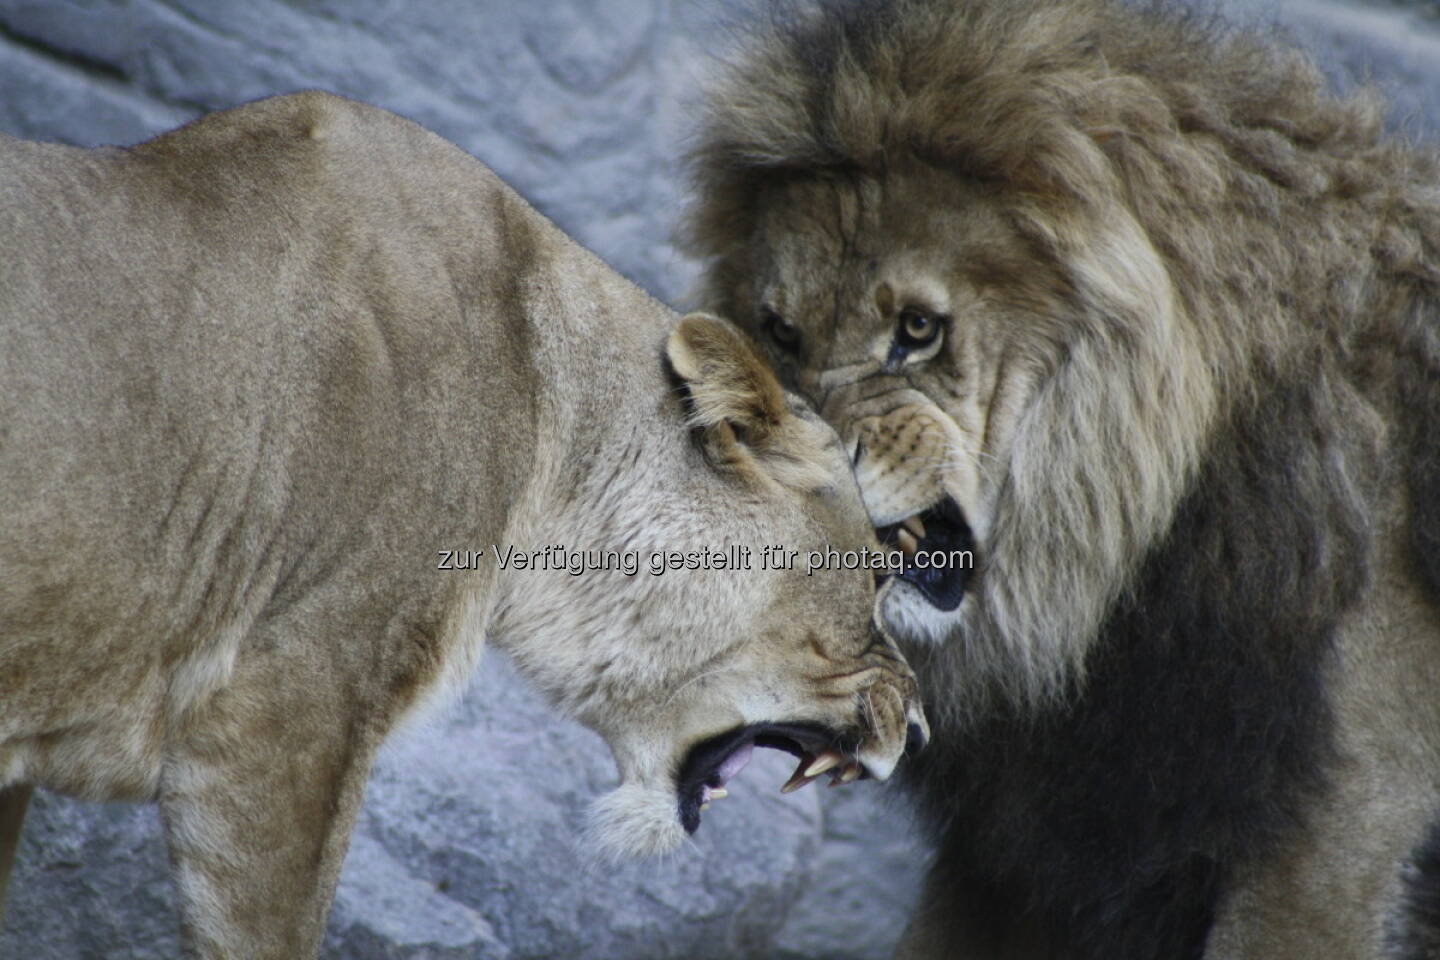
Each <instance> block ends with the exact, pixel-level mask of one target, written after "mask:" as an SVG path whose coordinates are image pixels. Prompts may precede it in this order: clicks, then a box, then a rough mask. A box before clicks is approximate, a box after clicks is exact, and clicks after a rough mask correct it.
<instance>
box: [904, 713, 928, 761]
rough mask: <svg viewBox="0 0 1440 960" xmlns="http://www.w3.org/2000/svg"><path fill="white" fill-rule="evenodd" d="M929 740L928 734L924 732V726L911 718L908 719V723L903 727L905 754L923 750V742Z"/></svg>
mask: <svg viewBox="0 0 1440 960" xmlns="http://www.w3.org/2000/svg"><path fill="white" fill-rule="evenodd" d="M929 742H930V735H929V734H927V733H926V732H925V728H924V727H922V726H920V724H918V723H916V722H915V721H913V720H912V721H910V723H909V725H908V726H906V727H905V756H907V757H913V756H915V754H917V753H919V752H920V751H921V750H924V749H925V744H927V743H929Z"/></svg>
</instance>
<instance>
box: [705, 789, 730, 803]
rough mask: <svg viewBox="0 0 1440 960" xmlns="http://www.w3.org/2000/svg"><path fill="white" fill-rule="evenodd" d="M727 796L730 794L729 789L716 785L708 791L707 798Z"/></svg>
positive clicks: (722, 798)
mask: <svg viewBox="0 0 1440 960" xmlns="http://www.w3.org/2000/svg"><path fill="white" fill-rule="evenodd" d="M728 796H730V791H729V790H726V789H725V788H724V787H716V788H715V789H713V790H711V791H710V795H709V799H710V800H724V799H725V798H726V797H728Z"/></svg>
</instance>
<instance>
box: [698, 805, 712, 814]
mask: <svg viewBox="0 0 1440 960" xmlns="http://www.w3.org/2000/svg"><path fill="white" fill-rule="evenodd" d="M709 809H710V804H709V803H702V804H700V812H701V813H704V812H705V811H706V810H709Z"/></svg>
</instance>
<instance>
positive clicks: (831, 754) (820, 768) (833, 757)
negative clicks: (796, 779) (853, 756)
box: [805, 750, 845, 777]
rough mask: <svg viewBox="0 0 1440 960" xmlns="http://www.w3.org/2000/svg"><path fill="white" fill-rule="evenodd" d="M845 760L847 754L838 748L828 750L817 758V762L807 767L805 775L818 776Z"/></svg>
mask: <svg viewBox="0 0 1440 960" xmlns="http://www.w3.org/2000/svg"><path fill="white" fill-rule="evenodd" d="M844 762H845V755H844V754H842V753H840V752H839V751H837V750H826V751H824V752H823V753H821V754H820V756H818V757H816V758H815V762H814V763H812V764H810V766H808V767H806V768H805V776H807V777H818V776H820V774H822V773H824V772H825V771H826V770H829V769H830V768H831V767H833V766H836V765H837V764H841V763H844Z"/></svg>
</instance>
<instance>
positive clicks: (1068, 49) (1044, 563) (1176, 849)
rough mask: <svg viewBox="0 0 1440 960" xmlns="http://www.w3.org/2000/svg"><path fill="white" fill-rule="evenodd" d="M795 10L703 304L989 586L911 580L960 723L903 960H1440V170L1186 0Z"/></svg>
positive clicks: (885, 525)
mask: <svg viewBox="0 0 1440 960" xmlns="http://www.w3.org/2000/svg"><path fill="white" fill-rule="evenodd" d="M797 6H799V5H797ZM776 22H777V24H778V26H777V27H776V29H773V30H761V31H759V32H758V34H757V35H756V36H755V37H753V38H752V40H751V45H750V46H749V47H747V49H746V50H745V51H743V52H742V53H740V54H739V55H737V56H735V57H734V58H732V59H733V62H734V64H735V68H734V70H733V71H732V72H731V73H730V74H729V76H728V77H727V78H726V79H725V80H723V81H722V82H720V83H719V84H717V85H716V88H715V90H714V92H713V94H712V100H711V105H712V109H711V112H710V114H709V116H708V118H707V123H706V126H705V129H704V132H703V134H702V137H701V138H700V143H699V148H698V150H697V152H696V154H695V157H694V163H695V166H694V169H695V172H696V177H697V181H698V184H699V186H700V198H699V202H698V204H697V207H696V211H695V216H694V218H693V219H692V221H691V226H692V240H693V249H694V251H695V252H696V253H698V254H699V255H700V256H701V257H703V258H704V259H705V260H706V261H707V272H706V276H705V290H706V293H705V297H704V301H703V302H704V305H705V306H707V307H708V308H711V309H716V310H719V311H722V312H724V313H726V314H727V315H731V316H734V317H736V318H737V319H742V320H743V321H744V322H745V323H747V324H749V325H750V329H751V330H752V331H753V332H754V333H756V334H757V335H758V336H762V337H764V338H765V341H766V343H767V344H768V350H769V353H770V356H771V357H772V359H773V361H774V362H775V364H776V365H777V366H778V367H779V368H780V369H781V370H782V371H783V372H784V376H785V378H787V379H788V380H789V381H790V382H791V383H792V384H794V385H795V386H796V387H798V388H799V389H800V390H802V391H803V392H805V393H806V394H808V395H809V396H810V397H811V398H812V399H813V400H814V401H815V402H816V403H817V404H818V405H820V406H821V408H822V411H823V413H824V415H825V416H826V418H827V419H828V420H830V422H831V423H833V424H834V425H836V426H837V428H839V429H840V431H841V434H842V436H843V437H844V438H845V439H846V441H847V442H848V443H849V444H850V445H851V446H852V448H853V449H854V451H855V458H856V469H857V473H858V476H859V478H860V481H861V486H862V489H863V491H864V496H865V500H866V503H867V504H868V505H869V507H870V508H871V510H872V512H873V514H874V517H873V519H874V520H875V522H876V523H877V524H879V525H881V527H882V531H883V538H884V539H887V540H889V539H893V540H894V541H895V542H897V543H899V544H900V545H901V546H902V547H905V548H908V549H912V550H915V551H916V553H917V556H918V555H924V554H927V553H932V552H935V551H940V552H942V553H949V552H961V553H966V552H968V553H969V554H970V555H971V556H972V558H973V569H969V568H966V567H961V566H953V567H950V568H948V569H945V570H941V571H938V572H937V571H935V570H933V569H927V568H925V567H922V566H919V565H916V566H914V567H912V568H911V569H910V570H907V571H906V572H905V574H904V575H902V576H900V577H897V578H894V579H892V580H890V581H889V582H888V583H887V584H886V586H884V587H883V588H882V592H881V594H880V597H879V614H878V615H879V617H880V618H881V620H882V623H885V624H886V625H887V626H888V627H889V628H890V629H891V630H892V632H893V633H894V634H895V636H896V637H897V639H899V640H900V641H901V642H902V644H905V647H904V649H905V650H906V652H907V654H908V655H909V656H910V658H911V662H912V663H914V664H915V665H916V667H917V669H918V670H919V671H920V674H921V678H922V682H923V685H924V687H925V690H926V706H927V708H928V709H929V711H930V714H931V718H932V720H933V721H934V722H935V723H936V724H937V729H939V730H943V731H944V735H943V737H942V738H941V739H942V740H943V743H944V746H943V748H942V749H937V750H931V751H927V753H926V754H925V755H924V756H923V757H922V758H921V760H920V762H918V763H915V764H907V768H906V774H907V775H906V777H905V779H906V780H907V781H908V782H910V783H911V785H912V786H913V787H914V788H915V790H916V793H917V795H918V798H919V800H920V805H921V807H922V809H923V811H924V812H925V814H926V815H927V817H926V818H927V820H928V822H929V824H930V826H931V827H932V828H933V831H934V836H935V838H936V841H937V846H938V853H937V858H936V861H935V864H934V867H933V869H932V870H931V872H930V875H929V880H928V883H927V887H926V891H925V894H924V896H923V898H922V902H921V904H920V907H919V909H918V910H917V911H916V913H915V917H914V922H913V923H912V925H911V930H910V933H909V935H908V936H907V937H906V939H905V941H904V943H903V946H902V948H901V955H903V956H905V957H907V958H933V960H968V958H977V960H978V958H984V960H991V958H1007V960H1016V958H1025V960H1031V958H1033V960H1040V958H1067V960H1144V958H1154V960H1179V958H1199V957H1206V958H1212V960H1215V958H1240V957H1244V958H1267V960H1309V958H1316V960H1320V958H1324V960H1339V958H1373V957H1377V956H1380V955H1382V953H1383V952H1384V951H1387V950H1390V951H1393V952H1392V953H1391V954H1390V955H1392V956H1395V957H1401V956H1403V957H1405V958H1406V960H1420V958H1422V957H1424V958H1432V960H1433V958H1434V957H1436V956H1437V952H1436V950H1437V947H1436V944H1440V909H1437V904H1440V832H1435V833H1430V832H1429V831H1430V830H1431V828H1430V827H1429V825H1430V824H1431V823H1432V822H1434V821H1435V820H1436V818H1437V817H1440V157H1437V154H1436V151H1435V150H1434V148H1433V146H1426V145H1417V144H1410V143H1405V142H1403V141H1400V140H1397V139H1394V138H1389V137H1386V136H1385V135H1384V133H1383V129H1382V125H1381V120H1382V110H1381V105H1380V104H1379V103H1378V102H1377V101H1376V100H1375V99H1374V98H1372V97H1368V96H1362V97H1338V96H1336V95H1335V94H1334V93H1332V92H1331V91H1330V90H1329V89H1328V86H1327V84H1326V82H1325V80H1324V78H1323V77H1322V76H1321V74H1320V72H1319V71H1318V70H1316V69H1315V67H1314V66H1313V65H1312V64H1311V63H1310V62H1309V61H1308V59H1307V58H1306V57H1304V56H1303V55H1301V54H1298V53H1297V52H1295V51H1293V50H1288V49H1285V48H1283V47H1278V46H1276V45H1275V44H1273V43H1272V42H1271V41H1269V40H1268V39H1265V38H1257V37H1253V36H1246V35H1244V34H1239V33H1234V32H1229V31H1218V32H1217V31H1215V30H1214V29H1213V28H1212V25H1211V23H1209V22H1208V21H1206V20H1204V19H1197V18H1194V17H1190V16H1188V15H1186V14H1185V13H1184V11H1183V10H1179V9H1177V8H1176V7H1174V6H1173V5H1168V4H1163V3H1162V4H1132V3H1127V2H1118V0H873V2H868V3H864V4H860V3H849V2H844V0H835V2H829V3H824V4H805V5H803V12H802V14H801V15H797V16H796V17H794V18H793V20H791V21H786V20H784V19H783V18H781V19H778V20H777V21H776ZM1427 836H1429V837H1430V839H1429V842H1428V843H1427V842H1426V839H1427ZM1406 861H1410V865H1409V866H1405V867H1402V864H1403V863H1405V862H1406Z"/></svg>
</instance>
